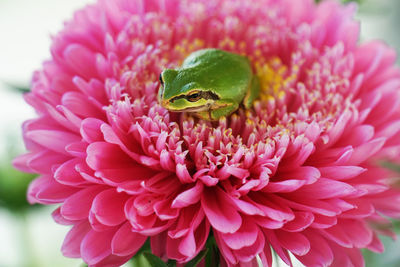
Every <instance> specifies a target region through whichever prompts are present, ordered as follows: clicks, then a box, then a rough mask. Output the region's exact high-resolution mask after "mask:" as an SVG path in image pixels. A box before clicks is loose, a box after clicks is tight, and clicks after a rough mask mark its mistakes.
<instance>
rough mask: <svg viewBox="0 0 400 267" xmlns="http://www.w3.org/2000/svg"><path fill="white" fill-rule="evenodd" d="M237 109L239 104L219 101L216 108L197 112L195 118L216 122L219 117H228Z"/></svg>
mask: <svg viewBox="0 0 400 267" xmlns="http://www.w3.org/2000/svg"><path fill="white" fill-rule="evenodd" d="M238 108H239V104H237V103H234V102H231V101H223V102H222V101H221V102H220V103H219V104H218V107H216V108H215V109H210V110H208V111H202V112H197V113H196V116H197V117H199V118H200V119H203V120H208V121H217V120H219V118H221V117H226V116H229V115H230V114H231V113H233V112H234V111H235V110H237V109H238Z"/></svg>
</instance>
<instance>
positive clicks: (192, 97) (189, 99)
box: [186, 92, 201, 102]
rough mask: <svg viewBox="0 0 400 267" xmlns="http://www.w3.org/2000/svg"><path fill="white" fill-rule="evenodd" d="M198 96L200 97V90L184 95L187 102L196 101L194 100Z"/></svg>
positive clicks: (196, 99) (197, 98)
mask: <svg viewBox="0 0 400 267" xmlns="http://www.w3.org/2000/svg"><path fill="white" fill-rule="evenodd" d="M200 98H201V94H200V92H196V93H193V94H190V95H188V96H186V99H187V100H188V101H189V102H196V101H198V100H199V99H200Z"/></svg>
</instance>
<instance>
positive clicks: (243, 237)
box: [221, 219, 260, 249]
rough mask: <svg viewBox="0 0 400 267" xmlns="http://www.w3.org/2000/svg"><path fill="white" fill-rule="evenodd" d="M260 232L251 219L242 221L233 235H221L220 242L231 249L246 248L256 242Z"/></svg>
mask: <svg viewBox="0 0 400 267" xmlns="http://www.w3.org/2000/svg"><path fill="white" fill-rule="evenodd" d="M259 234H260V231H259V229H258V227H257V225H256V224H255V223H254V222H253V220H252V219H247V220H245V221H243V223H242V226H241V227H240V228H239V230H237V231H236V232H235V233H233V234H230V233H226V234H224V233H222V234H221V238H222V240H223V241H224V242H225V243H226V244H227V245H228V246H229V247H230V248H232V249H241V248H243V247H248V246H251V245H253V244H254V242H256V239H257V236H258V235H259Z"/></svg>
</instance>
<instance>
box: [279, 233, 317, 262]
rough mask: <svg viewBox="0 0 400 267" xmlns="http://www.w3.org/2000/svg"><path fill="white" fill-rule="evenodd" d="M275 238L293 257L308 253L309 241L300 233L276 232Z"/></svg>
mask: <svg viewBox="0 0 400 267" xmlns="http://www.w3.org/2000/svg"><path fill="white" fill-rule="evenodd" d="M276 236H277V238H278V240H279V243H280V244H281V246H282V247H284V248H285V249H287V250H289V251H290V252H292V253H293V254H295V255H299V256H303V255H306V254H307V253H308V252H309V251H310V241H309V240H308V239H307V238H306V237H305V236H304V235H302V234H301V233H288V232H285V231H280V230H278V231H276Z"/></svg>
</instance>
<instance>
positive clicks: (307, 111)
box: [14, 0, 400, 266]
mask: <svg viewBox="0 0 400 267" xmlns="http://www.w3.org/2000/svg"><path fill="white" fill-rule="evenodd" d="M354 11H355V6H354V5H346V6H342V5H340V4H339V3H337V2H335V1H329V0H328V1H324V2H323V3H322V4H319V5H316V4H314V2H313V1H312V0H298V1H292V0H259V1H235V0H220V1H206V0H196V1H195V0H193V1H178V0H146V1H144V0H130V1H128V0H116V1H115V0H114V1H111V0H110V1H107V0H100V1H99V2H98V3H97V4H95V5H90V6H87V7H86V8H84V9H83V10H81V11H78V12H77V13H75V16H74V18H73V20H72V21H71V22H69V23H67V24H66V25H65V29H64V30H63V31H62V32H61V33H59V34H58V35H57V36H56V37H55V38H54V40H53V45H52V48H51V52H52V59H51V60H49V61H47V62H45V63H44V65H43V69H42V70H41V71H38V72H36V73H35V75H34V77H33V83H32V92H31V93H29V94H27V95H26V96H25V97H26V101H27V102H28V103H29V104H30V105H32V106H33V107H34V108H35V109H36V111H37V113H38V117H37V118H35V119H33V120H29V121H27V122H26V123H25V124H24V126H23V131H24V140H25V143H26V147H27V149H28V151H29V152H28V153H27V154H25V155H22V156H20V157H18V158H17V159H16V160H15V162H14V163H15V166H16V167H17V168H19V169H20V170H24V171H27V172H34V173H39V174H40V177H39V178H37V179H36V180H35V181H34V182H32V184H31V185H30V188H29V192H28V199H29V201H30V202H31V203H42V204H54V203H59V204H60V207H59V208H57V209H56V210H55V211H54V213H53V217H54V219H55V220H56V222H58V223H61V224H66V225H72V229H71V230H70V232H69V233H68V235H67V236H66V238H65V241H64V244H63V246H62V252H63V254H64V255H65V256H67V257H81V258H82V259H83V260H84V261H85V262H86V263H88V264H89V265H90V266H116V265H119V264H122V263H124V262H126V261H127V260H128V259H130V258H131V257H132V256H133V255H134V254H135V253H136V252H137V251H138V249H139V248H140V247H141V246H142V244H143V243H144V242H145V240H146V239H147V238H148V237H150V240H151V246H152V251H153V253H155V254H156V255H158V256H160V257H161V258H163V259H167V258H169V259H175V260H177V261H178V262H179V263H184V262H187V261H189V260H190V259H192V258H193V257H195V256H196V254H198V253H199V252H200V251H201V250H202V249H203V248H204V245H205V242H206V240H207V238H208V236H209V234H210V230H212V233H213V236H214V238H215V240H216V242H217V244H218V247H219V249H220V251H221V253H222V256H223V259H222V261H223V262H224V263H226V264H227V265H228V266H254V265H255V264H256V262H257V259H258V260H261V261H262V262H263V264H264V266H270V265H271V262H272V257H271V250H270V248H272V249H273V250H274V251H275V252H276V253H277V254H278V255H279V257H281V258H282V259H283V261H285V262H286V263H288V264H290V258H289V253H291V254H293V255H294V256H295V257H296V258H297V259H299V260H300V261H301V262H302V263H304V264H305V265H307V266H328V265H330V266H363V265H364V261H363V257H362V255H361V253H360V249H361V248H368V249H370V250H372V251H376V252H381V251H383V246H382V243H381V242H380V241H379V239H378V235H379V234H385V235H393V233H392V232H391V231H390V229H389V221H388V220H387V219H386V218H387V216H388V217H400V190H399V189H398V187H395V183H396V181H397V178H396V177H395V174H393V173H391V172H390V171H388V170H386V169H384V168H382V167H381V165H380V163H379V162H380V161H382V160H393V161H399V158H400V157H399V155H400V135H399V131H400V90H399V88H400V71H399V69H398V68H397V67H395V66H394V63H395V56H396V55H395V53H394V51H393V50H392V49H390V48H388V47H386V46H385V45H384V44H382V43H380V42H370V43H367V44H362V45H357V40H358V36H359V24H358V23H357V22H355V21H354V20H353V14H354ZM205 47H218V48H221V49H225V50H229V51H235V52H237V53H242V54H245V55H247V56H248V57H249V58H250V59H251V61H252V64H253V66H254V69H255V71H256V72H257V74H258V75H259V77H260V79H261V82H262V94H261V97H260V99H259V100H258V101H256V102H255V103H254V107H253V109H251V110H243V109H240V110H238V111H237V112H236V113H235V114H233V115H231V116H230V117H228V118H224V119H221V120H220V121H219V122H217V123H211V122H206V121H198V120H197V119H194V118H192V117H190V116H189V115H188V114H184V113H169V112H168V111H167V110H165V109H163V108H162V107H161V106H160V105H159V104H158V103H157V97H156V93H157V91H158V87H159V81H158V76H159V74H160V72H161V71H162V70H163V69H164V68H175V67H177V66H179V65H180V63H181V62H182V60H183V59H184V58H185V57H186V56H187V55H188V54H189V53H190V52H191V51H194V50H197V49H201V48H205Z"/></svg>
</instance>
